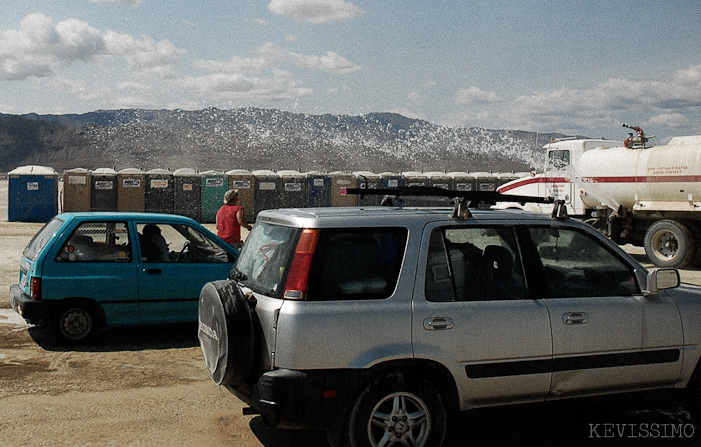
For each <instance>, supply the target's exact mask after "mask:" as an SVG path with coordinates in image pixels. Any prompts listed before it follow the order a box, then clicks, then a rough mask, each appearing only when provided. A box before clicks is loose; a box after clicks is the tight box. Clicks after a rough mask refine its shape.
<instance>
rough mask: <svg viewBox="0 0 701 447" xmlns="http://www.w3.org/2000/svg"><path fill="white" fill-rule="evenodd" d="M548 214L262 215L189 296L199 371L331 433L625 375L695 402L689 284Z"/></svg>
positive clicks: (421, 429)
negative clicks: (681, 391)
mask: <svg viewBox="0 0 701 447" xmlns="http://www.w3.org/2000/svg"><path fill="white" fill-rule="evenodd" d="M554 215H555V217H548V216H544V215H541V214H531V213H526V212H521V211H517V210H505V211H491V210H469V209H466V208H464V202H463V201H462V200H460V201H458V205H457V206H456V209H455V210H452V211H451V210H450V209H448V208H442V209H438V208H401V207H368V208H323V209H322V208H319V209H283V210H271V211H264V212H261V213H260V214H259V216H258V219H257V222H256V224H255V227H254V228H253V230H252V232H251V234H250V235H249V237H248V240H247V241H246V244H245V246H244V248H243V250H242V252H241V255H240V257H239V259H238V261H237V263H236V266H235V268H234V270H233V271H232V274H231V279H230V280H224V281H218V282H212V283H208V284H207V285H205V287H204V288H203V290H202V293H201V296H200V305H199V339H200V345H201V348H202V351H203V353H204V358H205V362H206V365H207V368H208V369H209V372H210V375H211V377H212V379H213V380H214V382H215V383H217V384H220V385H224V386H226V388H227V389H228V390H229V391H231V392H232V393H233V394H234V395H236V396H237V397H238V398H239V399H241V400H243V401H244V402H246V403H247V404H248V405H250V407H251V408H248V409H247V411H248V413H259V414H262V415H263V417H264V419H265V420H266V422H268V423H269V424H271V425H286V426H292V425H297V426H316V427H323V428H325V429H326V431H327V435H328V438H329V440H330V442H331V444H332V445H351V446H368V445H370V446H378V445H392V444H393V443H394V442H398V443H399V444H402V445H416V446H425V445H440V444H441V443H442V441H443V438H444V436H445V431H446V425H447V420H448V416H449V415H450V414H452V413H455V412H458V411H464V410H468V409H473V408H478V407H488V406H495V405H504V404H512V403H524V402H539V401H544V400H552V399H563V398H570V397H580V396H592V395H602V394H612V393H619V392H628V391H635V390H647V389H659V388H686V389H688V390H689V396H690V397H691V402H692V405H691V408H692V409H693V410H697V409H701V405H700V403H699V402H700V401H701V389H700V388H699V380H698V379H697V378H696V377H697V375H698V373H696V370H697V369H698V368H697V363H698V362H699V356H700V355H701V350H700V349H699V344H700V343H701V288H698V287H695V286H690V285H686V284H685V285H680V284H679V275H678V272H677V271H676V270H673V269H654V270H652V271H649V272H648V271H646V269H645V268H644V267H643V266H641V265H640V264H639V263H638V262H637V261H636V260H635V259H633V258H632V257H631V256H629V255H628V254H626V253H625V252H624V251H623V250H621V249H620V248H619V247H618V246H616V245H615V244H613V243H612V242H611V241H609V240H608V239H606V238H605V237H603V236H602V235H600V234H599V233H598V232H596V231H595V230H594V229H593V228H591V227H589V226H587V225H585V224H583V223H581V222H579V221H576V220H573V219H568V218H567V217H566V215H565V213H562V212H558V213H554Z"/></svg>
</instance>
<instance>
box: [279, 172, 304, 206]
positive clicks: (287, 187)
mask: <svg viewBox="0 0 701 447" xmlns="http://www.w3.org/2000/svg"><path fill="white" fill-rule="evenodd" d="M277 175H278V176H279V177H280V185H281V188H280V198H281V202H280V203H281V207H282V208H306V207H307V181H306V177H305V175H304V174H302V173H300V172H299V171H293V170H282V171H278V173H277Z"/></svg>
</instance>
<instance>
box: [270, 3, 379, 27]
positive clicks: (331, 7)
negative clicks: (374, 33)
mask: <svg viewBox="0 0 701 447" xmlns="http://www.w3.org/2000/svg"><path fill="white" fill-rule="evenodd" d="M268 10H270V12H272V13H274V14H278V15H282V16H288V17H292V18H293V19H294V20H295V21H297V22H302V23H314V24H322V23H334V22H345V21H348V20H353V19H355V18H356V17H358V16H359V15H361V14H363V13H364V12H365V11H364V10H363V9H362V8H360V7H358V6H356V5H354V4H353V3H349V2H346V1H344V0H271V1H270V4H269V5H268Z"/></svg>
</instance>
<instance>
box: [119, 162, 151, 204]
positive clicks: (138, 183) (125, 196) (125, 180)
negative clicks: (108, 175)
mask: <svg viewBox="0 0 701 447" xmlns="http://www.w3.org/2000/svg"><path fill="white" fill-rule="evenodd" d="M145 200H146V173H145V172H144V171H142V170H141V169H136V168H126V169H122V170H121V171H119V172H117V209H118V210H119V211H129V212H134V213H142V212H143V211H144V209H145Z"/></svg>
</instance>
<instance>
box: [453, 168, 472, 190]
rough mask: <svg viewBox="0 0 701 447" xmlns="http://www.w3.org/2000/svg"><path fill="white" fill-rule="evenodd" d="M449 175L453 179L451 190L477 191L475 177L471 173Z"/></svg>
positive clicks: (456, 172) (459, 172) (458, 172)
mask: <svg viewBox="0 0 701 447" xmlns="http://www.w3.org/2000/svg"><path fill="white" fill-rule="evenodd" d="M448 175H449V176H450V178H451V179H452V186H451V188H450V189H452V190H454V191H475V176H474V175H473V174H470V173H469V172H461V171H455V172H449V173H448Z"/></svg>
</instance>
